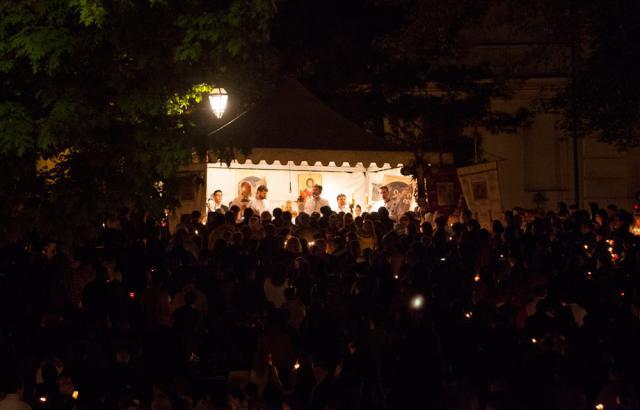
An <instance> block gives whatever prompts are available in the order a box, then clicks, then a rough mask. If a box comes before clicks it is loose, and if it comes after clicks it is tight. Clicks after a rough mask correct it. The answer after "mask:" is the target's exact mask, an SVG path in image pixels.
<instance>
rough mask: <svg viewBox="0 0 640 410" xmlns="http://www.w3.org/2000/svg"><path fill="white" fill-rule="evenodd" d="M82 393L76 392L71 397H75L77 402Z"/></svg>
mask: <svg viewBox="0 0 640 410" xmlns="http://www.w3.org/2000/svg"><path fill="white" fill-rule="evenodd" d="M79 394H80V393H79V392H78V390H74V391H73V393H71V397H73V398H74V399H75V400H78V395H79Z"/></svg>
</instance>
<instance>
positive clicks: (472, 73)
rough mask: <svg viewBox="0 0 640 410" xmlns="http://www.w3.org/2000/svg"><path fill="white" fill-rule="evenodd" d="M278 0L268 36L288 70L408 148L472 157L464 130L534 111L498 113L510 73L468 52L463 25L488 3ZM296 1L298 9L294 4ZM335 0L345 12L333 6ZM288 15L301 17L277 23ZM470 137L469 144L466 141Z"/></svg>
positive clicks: (514, 122) (518, 120)
mask: <svg viewBox="0 0 640 410" xmlns="http://www.w3.org/2000/svg"><path fill="white" fill-rule="evenodd" d="M303 3H304V2H301V1H295V0H292V1H288V2H287V3H286V4H284V5H283V7H282V10H281V12H280V13H279V16H278V19H277V20H276V24H275V30H274V35H273V36H274V40H275V41H276V42H277V41H278V40H279V39H291V38H295V39H299V40H298V41H299V42H300V43H301V44H304V47H302V46H301V45H299V46H297V47H296V45H295V44H293V43H292V42H290V41H283V43H285V47H284V49H283V51H284V52H286V55H287V57H288V59H287V60H286V61H285V64H289V67H290V69H296V70H297V72H298V75H300V76H301V77H303V78H307V79H308V82H310V83H311V84H312V85H313V86H314V88H315V91H316V92H317V93H319V94H321V95H322V96H323V97H324V98H325V99H327V100H329V101H331V103H332V105H334V106H335V107H337V108H338V110H340V111H341V112H343V113H345V114H346V115H348V116H351V117H352V118H353V119H354V120H356V121H357V122H359V123H361V124H363V125H365V127H367V128H369V129H370V130H372V131H374V132H375V133H378V134H387V136H388V137H389V138H390V139H392V140H393V141H395V142H398V143H400V144H402V145H405V146H406V147H407V148H409V149H415V148H416V147H420V148H422V149H424V150H443V151H465V150H467V151H465V152H458V153H459V154H461V155H459V156H458V157H459V158H458V159H459V160H460V161H461V162H464V161H465V160H467V161H468V160H469V159H470V155H469V154H470V151H469V150H468V148H469V145H471V147H472V146H473V142H472V140H471V139H470V138H468V137H469V135H465V133H466V132H467V131H468V130H469V129H470V128H476V127H477V128H483V129H486V130H488V131H490V132H502V131H508V132H513V131H515V130H516V129H517V127H519V126H522V125H524V124H526V122H527V120H528V119H529V118H530V113H529V112H528V111H527V110H525V109H522V110H520V111H518V112H516V113H513V112H502V111H499V110H497V109H496V108H495V106H493V105H492V99H495V98H497V97H502V98H508V97H509V96H510V93H511V88H510V83H509V81H508V79H509V78H508V77H507V76H505V75H503V73H501V72H498V71H497V70H495V69H494V67H492V66H491V65H490V64H489V63H488V62H487V61H482V60H474V59H473V58H471V53H472V51H473V47H472V41H470V39H469V27H470V26H475V27H477V26H478V25H479V22H480V21H481V20H482V19H483V18H484V17H485V16H486V15H487V14H488V13H490V11H491V2H487V1H484V0H455V1H447V2H442V1H435V0H354V1H352V2H349V4H348V5H345V6H339V5H338V4H337V3H338V2H337V1H335V0H334V1H332V0H328V1H325V2H321V3H317V4H314V6H313V7H312V9H311V10H309V9H308V7H305V5H304V4H303ZM296 6H297V7H298V8H297V9H296ZM338 7H341V13H340V14H335V13H333V12H332V10H334V9H336V8H338ZM286 13H291V14H295V15H297V16H299V19H300V20H301V21H300V22H299V23H298V24H297V25H296V24H288V25H279V24H278V21H279V19H280V18H281V17H282V16H284V15H286ZM470 141H471V144H469V142H470Z"/></svg>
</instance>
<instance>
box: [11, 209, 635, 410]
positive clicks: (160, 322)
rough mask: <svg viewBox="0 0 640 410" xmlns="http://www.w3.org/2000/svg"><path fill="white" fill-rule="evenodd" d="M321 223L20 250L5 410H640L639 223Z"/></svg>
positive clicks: (197, 220)
mask: <svg viewBox="0 0 640 410" xmlns="http://www.w3.org/2000/svg"><path fill="white" fill-rule="evenodd" d="M225 208H226V209H225ZM316 211H317V210H316V209H315V208H314V209H311V212H310V214H307V213H300V215H298V216H297V217H296V218H295V219H294V218H293V216H292V214H291V213H290V212H286V211H282V210H281V209H279V208H275V209H272V210H271V212H262V213H261V214H256V213H255V212H254V211H253V209H252V208H251V207H246V209H244V210H243V211H242V215H241V217H238V213H239V212H240V207H239V206H237V205H236V204H231V207H227V206H221V205H219V206H218V208H215V210H214V212H209V214H208V215H207V217H206V223H205V224H203V223H202V215H200V213H199V212H197V211H195V212H194V213H193V214H192V215H190V216H187V217H185V218H183V220H182V221H181V223H180V224H179V225H178V226H177V227H176V229H175V233H173V234H172V235H169V233H168V232H167V230H166V228H164V227H163V224H162V223H160V222H159V221H155V220H153V219H152V218H150V217H149V216H148V215H147V214H146V213H145V212H144V211H142V210H123V211H122V212H120V213H119V214H118V215H114V216H109V217H108V219H107V220H106V221H105V224H104V227H103V228H101V229H99V234H98V235H97V239H96V240H94V241H84V242H79V243H63V242H59V241H55V240H53V239H50V238H43V237H38V236H37V235H32V236H30V237H28V238H25V239H24V240H21V241H17V242H13V243H10V244H5V245H4V246H3V247H2V249H1V257H0V263H1V266H0V291H1V292H2V293H1V297H0V301H1V302H2V308H1V309H0V315H1V316H2V321H1V329H0V345H1V349H0V353H1V355H2V356H1V357H0V360H1V362H0V369H1V370H0V373H1V376H2V377H1V382H2V383H1V384H0V391H2V392H3V394H4V395H5V396H4V398H3V399H2V400H0V409H7V408H11V409H20V408H25V409H26V408H29V407H31V408H42V409H47V408H50V409H85V408H86V409H127V410H129V409H154V410H160V409H194V410H195V409H198V410H205V409H211V410H213V409H216V410H218V409H233V410H236V409H237V410H240V409H247V410H248V409H252V410H257V409H265V410H268V409H303V410H306V409H309V410H328V409H331V410H333V409H354V410H357V409H363V410H366V409H371V410H377V409H422V408H424V409H469V410H473V409H492V410H498V409H549V410H553V409H558V410H560V409H562V410H567V409H576V410H583V409H593V408H596V409H600V410H602V409H607V410H610V409H640V393H639V392H640V286H639V279H640V249H639V248H640V245H639V242H640V240H639V239H640V237H636V236H634V235H633V234H632V233H631V231H630V228H631V225H632V224H633V216H632V215H631V214H630V213H627V212H625V211H623V210H619V209H617V208H616V207H615V206H609V207H608V208H607V209H605V210H603V209H599V207H598V206H597V205H595V204H594V205H592V206H591V208H590V209H589V210H580V209H578V208H577V207H575V206H573V207H567V206H566V205H564V204H559V206H558V208H557V209H555V210H553V211H548V212H542V211H539V210H524V209H515V210H511V211H508V212H505V213H504V215H502V217H501V218H500V219H499V220H496V221H494V223H493V226H492V227H491V229H485V228H483V227H481V226H480V225H479V224H478V222H477V221H476V220H474V219H473V214H472V213H471V212H470V211H468V210H465V211H462V212H461V213H460V216H459V217H455V218H453V217H449V216H444V215H441V216H438V215H435V216H434V217H433V218H432V220H421V219H420V218H419V216H418V215H417V214H414V213H411V212H407V213H404V214H403V215H398V216H397V218H395V219H396V220H395V221H394V220H393V219H392V218H390V217H389V212H388V210H387V209H386V208H384V207H382V208H380V209H378V210H377V211H374V212H362V214H361V215H358V216H354V215H352V214H351V213H348V212H339V213H337V212H334V211H332V210H331V209H330V208H329V207H327V206H326V205H324V206H321V207H320V208H319V212H316ZM423 219H424V218H423ZM0 397H2V396H0Z"/></svg>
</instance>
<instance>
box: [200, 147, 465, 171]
mask: <svg viewBox="0 0 640 410" xmlns="http://www.w3.org/2000/svg"><path fill="white" fill-rule="evenodd" d="M412 158H413V154H412V153H411V152H408V151H355V150H353V151H351V150H350V151H346V150H313V149H292V148H289V149H287V148H280V149H274V148H254V149H253V150H252V152H251V154H249V155H238V157H237V158H236V161H237V162H238V163H240V164H243V163H248V164H258V163H263V164H265V165H272V164H273V165H281V166H286V165H288V164H289V163H292V164H293V165H306V166H316V167H321V166H332V167H361V168H365V169H366V168H370V167H378V168H382V167H384V166H385V165H386V166H391V167H397V166H400V165H403V164H408V163H410V162H411V161H412ZM425 159H426V160H427V162H429V163H432V164H439V162H440V155H439V154H438V153H435V152H429V153H426V155H425ZM209 162H210V163H211V162H214V163H215V162H219V159H218V158H216V157H214V156H211V155H210V156H209ZM442 162H443V164H445V165H448V164H452V163H453V156H452V155H451V154H450V153H445V154H443V155H442Z"/></svg>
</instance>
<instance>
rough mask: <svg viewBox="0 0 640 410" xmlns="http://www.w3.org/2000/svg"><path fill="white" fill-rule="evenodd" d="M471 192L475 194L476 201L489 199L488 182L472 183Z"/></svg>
mask: <svg viewBox="0 0 640 410" xmlns="http://www.w3.org/2000/svg"><path fill="white" fill-rule="evenodd" d="M471 190H472V192H473V199H474V201H479V200H483V199H488V198H489V194H488V192H487V191H488V190H487V181H486V180H482V181H473V182H471Z"/></svg>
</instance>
